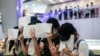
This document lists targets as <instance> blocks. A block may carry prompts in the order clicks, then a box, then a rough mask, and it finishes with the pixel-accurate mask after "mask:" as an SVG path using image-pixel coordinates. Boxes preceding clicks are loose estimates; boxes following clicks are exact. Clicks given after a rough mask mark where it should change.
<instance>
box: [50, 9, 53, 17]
mask: <svg viewBox="0 0 100 56" xmlns="http://www.w3.org/2000/svg"><path fill="white" fill-rule="evenodd" d="M51 17H53V11H52V10H50V12H49V18H51Z"/></svg>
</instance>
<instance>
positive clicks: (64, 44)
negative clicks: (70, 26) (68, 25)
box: [59, 35, 74, 51]
mask: <svg viewBox="0 0 100 56" xmlns="http://www.w3.org/2000/svg"><path fill="white" fill-rule="evenodd" d="M66 47H67V48H69V50H70V51H72V50H73V47H74V35H71V36H70V38H69V40H68V41H60V47H59V51H62V50H63V49H64V48H66Z"/></svg>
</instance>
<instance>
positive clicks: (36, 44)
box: [0, 3, 95, 56]
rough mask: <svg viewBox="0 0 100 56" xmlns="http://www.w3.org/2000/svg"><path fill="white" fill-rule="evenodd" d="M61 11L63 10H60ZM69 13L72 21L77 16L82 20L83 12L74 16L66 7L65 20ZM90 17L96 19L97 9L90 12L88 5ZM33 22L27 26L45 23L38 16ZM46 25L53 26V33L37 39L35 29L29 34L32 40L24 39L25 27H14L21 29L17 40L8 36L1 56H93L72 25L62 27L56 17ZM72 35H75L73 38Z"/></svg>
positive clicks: (33, 18) (71, 10)
mask: <svg viewBox="0 0 100 56" xmlns="http://www.w3.org/2000/svg"><path fill="white" fill-rule="evenodd" d="M91 6H93V3H91ZM75 8H76V7H75ZM78 8H79V6H78ZM56 11H57V10H55V12H56ZM59 11H62V10H61V9H59ZM68 11H69V13H70V14H69V16H70V19H72V18H73V15H74V16H76V18H77V17H78V18H82V10H80V9H78V11H74V14H73V9H69V10H68V9H67V7H66V9H65V10H64V12H63V13H64V19H65V20H67V19H68V14H67V13H68ZM89 11H91V14H89V13H88V12H89ZM77 14H78V16H77ZM89 15H91V17H95V8H94V7H91V10H90V9H88V5H87V13H86V15H85V17H86V18H88V17H89ZM61 16H62V14H59V20H61ZM35 19H36V20H35ZM31 20H33V21H31V22H30V23H28V24H27V25H34V24H37V23H43V22H41V21H40V20H38V19H37V17H36V16H32V17H31ZM34 20H35V21H34ZM46 23H51V24H52V29H51V32H47V33H46V34H47V37H46V38H41V37H36V35H35V30H34V28H32V29H31V30H30V32H29V34H30V35H31V38H24V35H23V31H24V30H23V29H24V26H21V27H19V26H16V27H14V29H19V33H18V36H17V39H15V40H8V39H9V37H8V35H7V36H6V37H5V41H4V43H3V46H2V51H1V52H0V56H6V55H10V56H92V55H91V54H90V51H89V47H88V44H87V43H86V41H85V40H83V39H81V38H80V36H79V34H78V32H77V29H76V28H75V27H74V26H73V25H72V24H71V23H68V22H66V23H64V24H62V25H61V26H60V24H59V22H58V20H57V18H54V17H50V18H49V19H48V20H47V22H46ZM40 28H41V27H40ZM71 35H73V37H71ZM70 41H72V43H71V44H73V47H72V48H70V47H71V46H70V45H69V42H70ZM30 43H32V45H33V48H31V49H33V50H34V51H31V53H33V54H30V52H29V49H30ZM64 43H67V44H66V45H65V47H64V48H62V47H61V46H62V44H64ZM60 49H61V50H60ZM71 49H72V50H71Z"/></svg>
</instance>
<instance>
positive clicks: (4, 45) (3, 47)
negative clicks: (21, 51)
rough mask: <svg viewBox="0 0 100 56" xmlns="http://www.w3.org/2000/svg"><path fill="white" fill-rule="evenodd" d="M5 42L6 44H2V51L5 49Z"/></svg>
mask: <svg viewBox="0 0 100 56" xmlns="http://www.w3.org/2000/svg"><path fill="white" fill-rule="evenodd" d="M6 42H7V41H5V42H4V44H3V46H2V49H5V48H6Z"/></svg>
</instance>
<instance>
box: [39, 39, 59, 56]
mask: <svg viewBox="0 0 100 56" xmlns="http://www.w3.org/2000/svg"><path fill="white" fill-rule="evenodd" d="M41 41H42V42H43V43H44V48H43V51H42V55H41V56H51V53H50V50H49V45H48V41H47V38H44V39H42V40H41ZM52 42H53V43H54V44H55V45H58V44H59V43H60V38H59V37H56V38H55V39H53V40H52Z"/></svg>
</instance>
